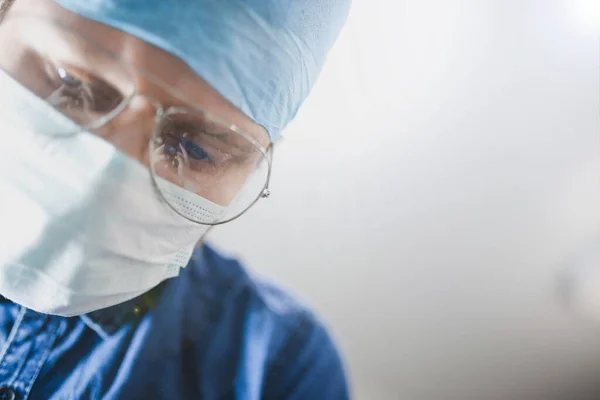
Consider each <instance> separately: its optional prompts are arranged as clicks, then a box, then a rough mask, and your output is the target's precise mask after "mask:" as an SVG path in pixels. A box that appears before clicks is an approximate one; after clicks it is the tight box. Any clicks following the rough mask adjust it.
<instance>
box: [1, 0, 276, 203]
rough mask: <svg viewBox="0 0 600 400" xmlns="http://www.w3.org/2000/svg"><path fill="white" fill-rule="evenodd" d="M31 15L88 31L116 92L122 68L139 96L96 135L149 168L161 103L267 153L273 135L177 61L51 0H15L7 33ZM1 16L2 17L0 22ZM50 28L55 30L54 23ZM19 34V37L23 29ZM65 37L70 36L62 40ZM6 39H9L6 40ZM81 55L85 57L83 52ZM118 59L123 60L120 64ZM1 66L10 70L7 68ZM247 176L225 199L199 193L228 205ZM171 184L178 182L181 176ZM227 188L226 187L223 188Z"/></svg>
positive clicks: (8, 52) (231, 180)
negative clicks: (221, 126) (195, 111)
mask: <svg viewBox="0 0 600 400" xmlns="http://www.w3.org/2000/svg"><path fill="white" fill-rule="evenodd" d="M1 1H2V0H0V2H1ZM7 5H8V3H3V4H2V6H3V7H4V8H5V9H6V8H7ZM32 13H35V15H37V16H41V17H42V19H43V20H45V21H51V20H52V21H58V22H60V23H63V24H64V25H65V26H68V27H70V28H72V29H73V30H74V31H76V32H83V33H85V35H86V37H87V38H88V39H90V40H91V41H93V42H94V43H95V44H97V45H98V46H100V47H101V48H103V51H105V52H106V54H107V55H106V56H104V57H103V58H102V59H101V60H94V62H93V63H91V64H93V65H94V66H96V68H98V70H99V71H102V72H101V74H102V76H109V77H110V79H113V81H114V82H116V83H115V85H116V86H117V88H118V87H119V83H120V82H121V81H124V80H125V79H123V78H122V76H117V75H118V74H115V73H113V72H111V70H112V69H114V66H115V65H120V66H122V68H123V71H126V76H127V79H126V81H127V82H126V84H125V83H124V85H130V84H134V85H135V92H136V95H135V96H134V97H133V99H132V100H131V101H130V103H129V104H128V106H127V108H126V109H124V110H123V111H122V112H121V113H119V114H118V115H117V116H116V117H115V118H114V119H112V120H111V121H110V122H109V123H107V124H105V125H104V126H102V127H101V128H99V129H95V130H93V133H95V134H97V135H98V136H101V137H102V138H104V139H105V140H107V141H109V142H110V143H112V144H113V145H114V146H115V147H117V148H119V149H120V150H122V151H123V152H125V153H127V154H128V155H129V156H131V157H132V158H134V159H136V160H138V161H140V162H141V163H143V164H144V165H146V166H149V163H150V160H149V151H148V143H149V140H150V137H151V135H152V130H153V127H154V124H155V116H156V102H158V103H160V104H161V105H162V107H163V108H164V109H166V108H168V107H188V108H189V107H191V108H200V109H203V110H205V111H207V112H209V113H210V114H212V115H213V116H215V117H217V118H218V119H220V120H222V121H226V122H227V123H228V124H233V125H235V126H236V127H237V129H238V130H239V131H242V132H244V133H245V134H246V135H248V136H250V137H251V138H253V139H254V140H255V141H256V142H258V143H259V144H260V146H261V147H262V148H263V149H268V148H269V146H270V140H269V136H268V133H267V132H266V130H265V129H264V128H263V127H262V126H260V125H258V124H257V123H255V122H254V121H252V120H251V119H250V118H249V117H248V116H247V115H245V114H244V113H243V112H241V111H240V110H238V109H237V108H236V107H235V106H233V105H232V104H231V103H229V102H228V101H227V100H226V99H225V98H223V97H222V96H221V95H220V94H219V93H218V92H217V91H215V90H214V89H213V88H212V87H211V86H210V85H209V84H208V83H207V82H206V81H205V80H204V79H202V78H201V77H200V76H199V75H198V74H196V73H195V72H194V71H193V70H191V69H190V68H189V67H188V66H187V65H186V64H185V63H184V62H183V61H181V60H180V59H178V58H177V57H175V56H173V55H171V54H169V53H166V52H165V51H163V50H161V49H159V48H156V47H154V46H153V45H151V44H148V43H146V42H144V41H143V40H140V39H137V38H135V37H133V36H130V35H128V34H126V33H123V32H121V31H119V30H117V29H114V28H111V27H108V26H105V25H103V24H100V23H97V22H94V21H91V20H88V19H86V18H83V17H80V16H78V15H76V14H73V13H71V12H69V11H67V10H65V9H63V8H62V7H60V6H59V5H57V4H56V3H54V2H53V1H51V0H17V1H14V2H13V4H12V6H11V8H10V11H9V12H8V13H5V14H6V15H4V21H3V22H2V23H3V24H5V25H4V26H5V30H6V31H10V30H11V29H13V28H18V27H19V24H23V21H20V20H19V17H20V18H22V16H23V15H25V16H26V15H31V14H32ZM15 16H16V17H15ZM2 17H3V16H2V15H1V14H0V20H1V19H2ZM22 19H23V18H22ZM31 21H32V19H31V18H29V22H28V23H29V24H30V25H29V26H31ZM46 25H48V26H50V25H49V24H46ZM40 26H41V25H40ZM14 31H15V32H18V29H15V30H14ZM29 31H32V30H31V29H27V28H25V29H23V32H29ZM47 32H48V33H49V34H50V35H56V39H54V38H52V37H51V36H50V37H49V38H48V39H47V40H48V42H52V43H56V42H60V41H61V39H62V40H63V41H64V42H65V43H75V42H77V41H73V39H72V38H69V37H66V36H65V35H64V31H61V30H59V29H55V30H54V32H52V29H49V30H48V31H47ZM14 35H15V38H19V37H20V36H23V34H22V33H20V32H19V33H15V34H14ZM44 35H45V33H44ZM60 35H62V36H65V37H62V38H61V37H60ZM5 37H7V36H6V35H5ZM5 40H6V41H5V44H4V45H3V46H2V47H3V48H4V50H3V51H4V52H5V57H6V58H5V61H4V62H5V63H6V62H9V63H10V62H11V61H6V60H12V59H15V60H17V61H16V62H19V63H20V65H15V66H14V70H15V71H22V73H23V74H27V68H28V65H31V64H32V63H31V62H29V61H24V58H23V56H21V55H19V56H14V55H13V54H12V51H15V52H18V45H15V44H13V43H14V41H13V42H8V41H9V40H10V39H5ZM7 43H8V44H7ZM13 48H16V50H12V49H13ZM73 49H74V51H78V50H77V46H73ZM79 51H80V52H82V53H84V51H83V50H79ZM113 58H114V59H118V60H117V61H118V64H117V63H116V62H115V61H114V59H113ZM109 59H110V62H107V61H106V60H109ZM16 62H15V63H16ZM104 62H106V65H104V64H103V63H104ZM0 66H2V67H5V68H6V66H5V65H0ZM87 72H89V71H87ZM92 72H93V71H92ZM111 74H112V75H111ZM31 75H32V76H33V75H34V74H31ZM38 75H39V74H38ZM121 75H125V74H121ZM240 170H241V169H240ZM246 172H247V170H246ZM245 176H247V173H242V172H240V173H238V174H237V175H236V174H231V173H230V174H229V175H228V181H227V185H224V186H226V187H230V188H231V190H230V191H229V192H227V193H225V192H223V190H222V189H220V196H221V198H216V196H211V195H210V193H209V194H208V195H207V194H206V193H198V194H201V195H203V196H204V197H207V198H209V199H211V197H214V198H212V199H211V200H213V201H215V202H218V203H220V204H226V203H228V201H229V200H231V198H233V197H234V196H235V194H236V193H237V189H238V188H239V187H240V186H241V185H242V184H243V182H244V181H245ZM168 179H170V178H168ZM170 180H173V181H175V180H176V177H174V178H173V179H170ZM220 183H223V182H220ZM222 187H223V185H221V188H222ZM205 190H209V189H205ZM221 192H223V193H221Z"/></svg>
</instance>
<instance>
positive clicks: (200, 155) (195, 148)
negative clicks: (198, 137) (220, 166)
mask: <svg viewBox="0 0 600 400" xmlns="http://www.w3.org/2000/svg"><path fill="white" fill-rule="evenodd" d="M181 144H182V145H183V148H184V149H185V151H186V152H187V154H188V156H189V157H191V158H193V159H194V160H208V159H209V158H210V156H209V154H208V153H207V152H206V151H204V149H203V148H202V147H200V146H199V145H198V144H197V143H194V142H193V141H191V140H190V139H188V138H186V137H182V138H181Z"/></svg>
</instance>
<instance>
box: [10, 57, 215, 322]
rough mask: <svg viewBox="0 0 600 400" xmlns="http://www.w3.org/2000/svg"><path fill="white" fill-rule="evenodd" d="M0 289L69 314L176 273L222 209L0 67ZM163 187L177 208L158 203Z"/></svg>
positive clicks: (41, 308)
mask: <svg viewBox="0 0 600 400" xmlns="http://www.w3.org/2000/svg"><path fill="white" fill-rule="evenodd" d="M0 87H1V88H2V91H1V93H0V129H1V130H0V136H1V137H2V146H0V238H1V240H0V294H1V295H3V296H4V297H6V298H8V299H10V300H12V301H14V302H15V303H18V304H20V305H22V306H25V307H27V308H29V309H32V310H35V311H38V312H41V313H47V314H55V315H60V316H73V315H79V314H84V313H88V312H91V311H94V310H98V309H101V308H105V307H109V306H112V305H115V304H118V303H122V302H124V301H127V300H129V299H132V298H134V297H136V296H138V295H140V294H142V293H144V292H146V291H148V290H150V289H152V288H153V287H154V286H156V285H158V284H159V283H160V282H162V281H164V280H166V279H168V278H171V277H174V276H177V275H178V273H179V270H180V268H183V267H185V265H186V264H187V263H188V261H189V259H190V257H191V254H192V251H193V249H194V247H195V245H196V243H197V241H198V240H199V239H200V238H201V237H202V236H203V235H204V234H205V233H206V231H207V230H208V226H207V225H201V224H198V223H195V222H191V221H190V220H189V219H187V218H185V216H186V215H181V213H182V210H183V213H188V214H189V217H190V218H191V219H194V220H198V219H199V218H198V216H197V215H194V214H195V213H197V212H202V213H204V218H205V215H206V214H208V215H212V216H213V217H214V220H218V219H219V218H220V217H221V216H222V215H223V214H224V212H225V208H224V207H222V206H219V205H217V204H214V203H212V202H210V201H208V200H207V199H204V198H202V197H200V196H198V195H196V194H194V193H191V192H188V191H186V190H184V189H182V188H180V187H179V186H177V185H175V184H172V183H170V182H168V181H166V180H163V179H161V178H160V177H155V179H154V180H153V177H152V175H151V173H150V172H149V170H148V169H147V168H145V167H144V166H143V165H141V164H140V163H138V162H137V161H136V160H133V159H131V158H129V157H128V156H126V155H125V154H123V153H122V152H121V151H119V150H118V149H116V148H115V147H113V146H112V145H111V144H110V143H108V142H106V141H105V140H103V139H101V138H99V137H97V136H95V135H94V134H92V133H89V132H82V133H78V134H75V135H63V136H57V135H49V134H47V133H41V132H74V131H77V130H82V128H80V127H78V126H76V125H75V124H74V123H73V122H72V121H71V120H70V119H68V118H67V117H65V116H64V115H62V114H61V113H60V112H58V111H57V110H55V109H54V108H53V107H51V106H50V105H48V104H47V103H46V102H44V101H43V100H41V99H40V98H38V97H37V96H35V95H34V94H33V93H31V92H29V91H28V90H27V89H26V88H25V87H23V86H22V85H21V84H20V83H18V82H16V81H14V80H13V79H12V78H11V77H10V76H8V75H7V74H6V73H5V72H3V71H2V70H1V69H0ZM155 185H159V186H160V187H161V190H162V192H163V193H165V192H166V193H168V195H169V196H170V197H171V199H170V201H173V199H176V201H179V202H180V203H181V204H180V207H178V210H179V212H175V211H173V209H172V208H171V207H170V206H169V205H167V204H166V202H164V201H162V199H161V196H160V195H159V193H158V191H157V190H156V186H155Z"/></svg>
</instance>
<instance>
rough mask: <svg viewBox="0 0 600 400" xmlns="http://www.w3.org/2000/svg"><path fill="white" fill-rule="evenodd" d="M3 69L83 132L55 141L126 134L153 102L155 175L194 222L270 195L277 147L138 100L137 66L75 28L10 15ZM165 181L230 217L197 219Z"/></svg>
mask: <svg viewBox="0 0 600 400" xmlns="http://www.w3.org/2000/svg"><path fill="white" fill-rule="evenodd" d="M0 68H2V69H3V70H5V71H6V72H7V73H8V74H9V75H11V76H12V77H13V78H14V79H16V80H17V81H18V82H20V83H21V84H22V85H24V86H25V87H27V88H28V89H29V90H30V91H32V92H33V93H35V94H36V95H37V96H38V97H39V98H41V99H44V100H45V101H46V102H47V103H48V104H50V105H51V106H52V107H54V108H55V109H57V110H59V111H60V112H61V113H63V114H64V115H66V116H67V117H69V118H70V119H71V120H72V121H74V122H75V123H76V124H77V125H78V126H80V127H81V129H80V130H79V131H78V132H49V133H51V134H60V135H64V134H77V133H80V132H83V131H92V132H95V133H98V134H100V133H102V132H105V131H110V132H111V133H112V132H114V131H119V129H123V128H122V127H120V124H119V119H120V117H121V116H124V115H125V114H127V113H128V112H130V111H131V108H132V104H133V103H134V102H135V101H136V99H139V98H144V99H145V100H146V101H148V102H149V103H151V104H152V105H153V106H154V108H155V110H156V111H155V114H154V118H153V120H152V123H153V127H152V128H149V129H151V130H152V132H151V135H150V140H149V143H148V146H147V147H148V154H147V156H148V164H149V166H150V171H151V173H152V177H153V180H154V182H155V187H156V190H157V192H158V194H159V195H160V196H161V198H162V199H163V200H164V201H165V202H166V203H167V204H169V206H170V207H171V208H172V209H173V210H174V211H176V212H177V213H179V214H180V215H182V216H184V217H185V218H187V219H190V220H192V221H194V222H197V223H200V224H207V225H217V224H223V223H226V222H229V221H231V220H233V219H235V218H237V217H239V216H240V215H241V214H243V213H244V212H245V211H246V210H248V209H249V208H250V207H251V206H252V205H253V204H254V203H256V201H258V200H259V199H260V198H261V197H268V195H269V194H270V192H269V180H270V174H271V163H272V146H270V145H267V147H268V150H267V149H265V146H264V145H263V143H269V140H268V135H267V134H266V132H264V134H263V136H261V137H257V134H254V136H252V135H250V134H248V133H246V132H244V131H242V130H241V129H239V128H238V127H237V126H236V125H235V124H232V123H228V122H227V121H224V120H222V119H220V118H219V117H217V116H215V115H212V114H211V113H209V112H208V111H206V110H204V109H202V108H201V107H197V106H194V105H190V106H188V104H189V102H185V101H178V103H180V102H181V103H184V104H185V106H174V107H164V106H163V105H162V104H161V103H160V102H159V101H158V100H156V99H154V98H153V97H152V96H150V95H146V94H144V93H138V91H137V89H136V84H135V81H134V79H133V78H132V74H131V73H130V72H129V70H130V68H129V66H128V65H127V64H126V63H124V62H122V61H121V60H120V59H119V57H118V56H117V55H116V54H115V53H114V52H113V51H111V50H109V49H107V48H106V47H105V46H102V45H100V44H99V43H98V42H97V41H95V40H93V38H91V37H89V36H86V34H84V33H82V32H79V31H77V30H75V29H74V28H73V27H71V26H68V25H66V24H64V23H61V22H58V21H53V20H49V19H48V18H45V17H40V16H31V15H20V14H19V15H15V14H10V13H9V14H8V16H7V18H6V19H5V20H4V21H3V22H2V24H0ZM136 72H138V73H139V71H136ZM141 74H142V75H143V76H144V78H148V80H149V81H150V82H151V84H154V85H157V86H159V87H160V88H161V90H163V91H167V92H169V93H170V94H173V96H174V97H175V98H177V99H178V100H179V99H181V98H182V97H183V96H181V95H180V93H179V92H176V91H174V90H171V89H170V88H168V87H166V84H165V83H163V82H162V81H161V80H160V79H158V78H157V77H155V76H152V75H149V74H145V73H143V71H142V72H141ZM140 125H144V124H141V123H140ZM126 134H127V132H126V131H124V132H123V135H126ZM146 136H147V135H146ZM159 178H160V179H159ZM161 180H167V181H169V182H171V183H174V184H176V185H178V186H180V187H181V188H183V189H184V190H186V191H189V192H191V193H194V194H196V195H198V196H201V197H203V198H204V199H207V200H209V201H211V202H213V203H215V204H217V205H219V206H221V207H224V208H225V212H224V213H223V215H221V216H220V217H219V219H218V220H214V216H212V215H209V214H207V215H206V216H203V215H202V213H200V214H198V213H196V214H194V216H193V217H191V216H190V214H189V213H186V212H185V210H183V209H182V204H181V201H180V199H179V200H178V201H175V200H173V199H172V196H171V195H170V193H168V192H167V191H165V190H164V189H163V188H164V185H161V184H157V183H159V182H160V181H161Z"/></svg>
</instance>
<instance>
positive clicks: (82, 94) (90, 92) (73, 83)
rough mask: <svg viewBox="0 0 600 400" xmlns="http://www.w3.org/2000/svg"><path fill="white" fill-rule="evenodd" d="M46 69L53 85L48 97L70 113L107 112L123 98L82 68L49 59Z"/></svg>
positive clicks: (72, 114) (102, 113) (108, 85)
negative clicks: (52, 61)
mask: <svg viewBox="0 0 600 400" xmlns="http://www.w3.org/2000/svg"><path fill="white" fill-rule="evenodd" d="M45 69H46V74H47V77H48V80H49V83H50V85H51V89H52V92H51V94H50V95H49V96H48V97H47V98H46V101H48V102H49V103H50V104H52V105H53V106H54V107H56V108H58V109H60V110H61V111H63V112H65V113H67V114H69V115H70V116H75V115H74V114H75V113H78V115H77V116H78V117H80V118H81V117H82V115H81V114H82V113H87V114H88V115H89V114H92V115H96V116H97V115H98V114H100V115H105V114H108V113H109V112H111V111H112V110H114V109H115V108H116V107H117V106H118V105H119V104H120V103H121V102H122V101H123V100H124V96H123V95H122V94H121V93H120V92H119V90H117V89H115V88H114V87H113V86H112V85H111V84H109V83H108V82H106V81H104V80H103V79H101V78H99V77H96V76H93V75H91V74H88V73H86V72H85V71H83V70H82V69H80V68H76V67H73V66H68V65H61V64H55V63H50V62H46V64H45Z"/></svg>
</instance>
